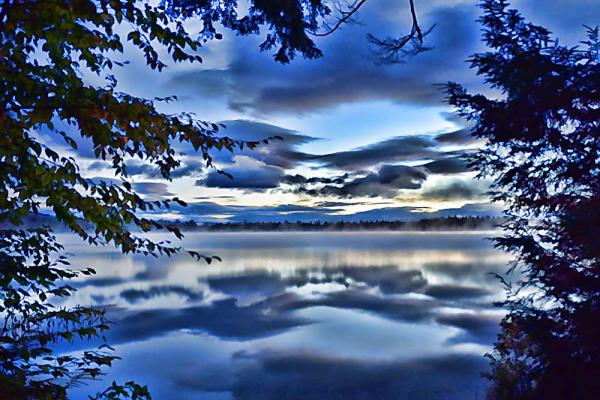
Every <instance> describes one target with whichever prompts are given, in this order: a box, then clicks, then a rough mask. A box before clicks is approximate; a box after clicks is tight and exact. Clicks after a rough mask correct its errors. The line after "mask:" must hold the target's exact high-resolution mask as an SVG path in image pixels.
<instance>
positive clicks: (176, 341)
mask: <svg viewBox="0 0 600 400" xmlns="http://www.w3.org/2000/svg"><path fill="white" fill-rule="evenodd" d="M489 235H491V233H488V234H485V233H389V232H378V233H356V232H353V233H350V232H349V233H330V232H320V233H314V232H313V233H281V232H280V233H194V234H188V235H186V238H185V240H184V245H185V246H187V247H188V248H191V249H196V250H199V251H201V252H202V253H204V254H216V255H219V256H220V257H221V258H222V259H223V262H222V263H216V264H212V265H206V264H205V263H197V262H194V261H193V260H192V259H191V258H189V257H187V256H176V257H173V258H171V259H165V258H158V259H157V258H152V257H142V256H131V255H127V256H124V255H122V254H120V253H118V252H117V251H116V250H113V249H112V248H88V247H86V246H85V245H80V244H77V243H76V242H74V241H73V240H72V239H71V238H70V237H68V236H64V237H62V238H61V239H62V240H63V242H65V241H67V242H69V241H70V242H71V244H70V245H69V246H67V247H68V250H69V251H71V252H73V253H75V254H76V257H75V258H74V261H75V263H74V264H75V265H76V266H81V267H83V266H93V267H95V268H96V270H97V272H98V274H97V275H96V276H94V277H92V278H87V280H80V281H78V282H77V286H78V287H79V291H78V292H77V294H76V296H75V298H73V299H71V302H73V303H79V304H101V305H105V306H107V307H109V308H110V310H111V311H110V318H111V319H112V320H113V321H114V322H115V323H116V324H115V326H114V328H113V329H112V330H111V332H110V333H109V335H108V339H109V342H110V343H111V344H113V345H114V346H115V347H116V349H117V352H118V354H119V355H120V356H121V357H122V358H123V360H121V361H118V362H117V363H116V365H115V367H114V368H113V369H112V370H111V371H110V373H109V374H108V375H107V376H106V377H105V379H104V380H103V381H100V382H94V383H92V384H91V385H90V386H88V387H81V388H77V389H75V390H74V392H73V393H72V394H73V395H74V396H75V397H76V398H84V394H87V393H90V391H91V392H95V391H97V390H99V389H100V388H103V387H106V386H107V385H108V383H109V382H110V381H112V380H113V379H116V380H118V381H121V382H124V381H125V380H129V379H135V380H136V381H138V382H139V383H143V384H147V385H148V386H149V387H150V389H151V391H152V394H153V397H154V398H155V399H278V400H280V399H303V400H306V399H481V398H483V392H484V389H485V381H484V380H483V379H482V378H481V377H480V373H481V372H482V371H484V370H485V368H486V365H487V363H486V361H485V360H484V359H483V358H482V354H484V353H485V352H487V351H488V350H489V349H490V346H491V344H492V342H493V341H494V338H495V335H496V332H497V329H498V328H497V324H498V321H499V319H500V318H501V315H502V314H501V312H500V311H499V310H497V309H495V308H494V307H493V305H492V302H493V301H495V300H499V299H501V298H502V289H501V287H500V285H499V283H498V282H497V281H496V279H495V278H494V277H492V276H491V275H490V272H502V271H503V270H504V265H505V263H506V261H507V257H506V256H505V255H504V254H502V253H500V252H498V251H495V250H492V249H491V248H490V243H489V242H488V241H486V240H484V237H486V236H489Z"/></svg>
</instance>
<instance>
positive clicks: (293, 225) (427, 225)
mask: <svg viewBox="0 0 600 400" xmlns="http://www.w3.org/2000/svg"><path fill="white" fill-rule="evenodd" d="M503 221H504V220H503V219H502V218H498V217H445V218H426V219H421V220H418V221H337V222H328V221H313V222H300V221H295V222H293V221H284V222H222V223H216V222H199V223H198V222H195V221H193V220H188V221H184V220H178V221H164V220H163V221H159V222H161V223H162V224H165V225H172V226H176V227H177V228H179V229H180V230H181V231H184V232H185V231H188V232H189V231H209V232H227V231H263V232H264V231H436V230H439V231H442V230H443V231H472V230H491V229H495V228H497V227H498V225H499V224H501V223H502V222H503ZM23 222H24V225H25V226H28V227H30V228H36V227H40V226H49V227H51V228H52V229H53V230H54V231H55V232H66V231H68V230H67V228H66V227H65V226H64V225H63V224H62V223H58V222H57V221H56V217H54V216H53V215H47V214H37V215H34V214H32V215H29V216H28V217H26V218H24V219H23ZM82 226H84V228H85V229H89V230H91V229H92V226H91V225H90V224H86V223H85V222H83V221H82ZM7 228H14V227H13V226H12V225H11V224H9V223H1V224H0V229H7Z"/></svg>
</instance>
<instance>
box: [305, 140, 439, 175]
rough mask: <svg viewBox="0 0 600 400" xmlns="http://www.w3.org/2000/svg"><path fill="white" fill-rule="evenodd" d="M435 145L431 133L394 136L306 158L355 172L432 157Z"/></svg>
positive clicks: (435, 153)
mask: <svg viewBox="0 0 600 400" xmlns="http://www.w3.org/2000/svg"><path fill="white" fill-rule="evenodd" d="M435 147H436V143H435V141H434V139H433V138H432V137H430V136H397V137H394V138H391V139H387V140H383V141H381V142H377V143H373V144H371V145H368V146H365V147H360V148H357V149H353V150H349V151H341V152H336V153H330V154H324V155H313V156H312V157H308V156H307V159H310V161H314V162H317V163H320V164H321V165H322V166H323V167H326V168H335V169H341V170H348V171H356V170H360V169H362V168H368V167H372V166H374V165H377V164H379V163H383V162H403V161H415V160H420V159H426V158H435V157H437V156H439V154H440V153H439V152H438V151H437V150H436V149H435Z"/></svg>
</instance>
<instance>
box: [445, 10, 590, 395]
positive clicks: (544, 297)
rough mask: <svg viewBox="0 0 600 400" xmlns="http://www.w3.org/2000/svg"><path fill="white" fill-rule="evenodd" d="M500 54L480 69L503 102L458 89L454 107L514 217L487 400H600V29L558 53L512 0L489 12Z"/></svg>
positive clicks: (490, 39)
mask: <svg viewBox="0 0 600 400" xmlns="http://www.w3.org/2000/svg"><path fill="white" fill-rule="evenodd" d="M482 8H483V11H484V14H483V16H482V17H481V19H480V22H481V23H482V25H483V28H484V30H483V39H484V41H485V43H486V44H487V45H488V46H489V48H490V49H491V50H490V51H488V52H484V53H479V54H475V55H474V56H472V58H471V59H470V63H471V66H472V67H473V68H474V69H475V70H476V71H477V72H478V74H480V75H482V76H483V77H484V79H485V82H486V83H487V85H488V86H490V87H491V88H492V89H494V90H495V91H496V95H495V96H486V95H482V94H469V93H467V91H466V90H465V89H464V88H462V87H461V86H460V85H458V84H455V83H450V84H448V85H447V92H448V98H449V102H450V104H452V105H454V106H456V107H457V109H458V111H459V113H460V114H461V115H462V116H463V117H465V118H466V119H468V120H469V121H471V122H472V124H473V130H472V132H473V134H474V135H475V136H476V137H479V138H483V139H485V140H486V144H485V146H484V148H483V149H482V150H481V151H480V152H479V153H478V154H477V155H476V156H474V157H473V158H472V166H474V167H475V168H476V169H478V170H479V171H481V173H480V175H481V176H484V177H485V176H487V177H492V178H494V179H495V181H494V185H493V189H492V195H493V198H494V199H495V200H497V201H501V202H503V203H504V204H505V205H506V212H505V213H506V216H507V222H506V223H505V225H504V227H505V229H506V234H505V236H503V237H500V238H497V239H496V245H497V246H498V247H500V248H503V249H505V250H507V251H509V252H510V253H512V254H513V255H514V256H515V261H514V263H513V264H512V265H511V270H515V269H518V270H520V271H522V274H523V278H522V279H523V280H522V282H520V283H518V284H511V283H510V282H505V283H506V285H507V289H508V294H509V297H508V300H507V301H506V302H505V303H504V305H505V306H506V307H507V308H508V314H507V316H506V317H505V318H504V319H503V321H502V324H501V325H502V330H501V334H500V335H499V337H498V341H497V342H496V345H495V350H494V352H493V354H491V355H489V357H490V359H491V367H492V369H491V372H490V374H489V378H490V379H491V382H492V386H491V389H490V392H489V398H490V399H498V400H500V399H507V400H508V399H510V400H518V399H597V398H600V379H599V378H598V377H599V376H600V340H599V338H600V242H599V238H600V93H599V92H600V65H599V51H600V43H599V40H598V29H591V28H588V40H587V41H585V42H584V43H583V45H584V46H583V47H582V48H572V47H566V46H563V45H560V44H559V43H558V42H557V41H555V40H554V39H553V38H552V37H551V35H550V32H549V31H548V30H546V29H545V28H543V27H540V26H537V25H534V24H531V23H528V22H526V21H525V20H524V18H523V17H522V16H521V15H520V14H519V13H518V12H517V11H516V10H513V9H509V8H508V2H507V1H505V0H486V1H484V2H483V3H482Z"/></svg>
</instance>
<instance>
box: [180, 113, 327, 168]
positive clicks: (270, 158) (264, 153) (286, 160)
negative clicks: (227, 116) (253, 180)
mask: <svg viewBox="0 0 600 400" xmlns="http://www.w3.org/2000/svg"><path fill="white" fill-rule="evenodd" d="M219 123H220V124H224V125H225V128H224V129H222V130H221V131H219V134H220V135H221V136H228V137H230V138H232V139H235V140H243V141H255V142H261V141H262V140H264V139H267V138H269V137H274V136H279V137H281V138H282V139H283V140H277V139H274V140H271V141H270V142H269V144H261V145H259V146H258V147H256V148H254V149H249V148H248V147H245V148H244V149H242V150H239V149H236V150H235V152H234V153H231V152H229V151H226V150H222V151H220V152H214V153H213V154H212V155H213V157H214V159H215V161H217V162H219V163H232V162H234V158H235V157H236V156H245V157H247V158H252V159H255V160H257V161H260V162H262V163H264V164H267V165H272V166H276V167H280V168H283V169H291V168H294V167H295V166H297V165H298V163H300V162H302V161H305V158H306V155H304V154H303V153H301V152H299V151H298V147H299V146H301V145H303V144H306V143H310V142H314V141H316V140H319V139H317V138H314V137H311V136H306V135H302V134H300V133H298V132H297V131H294V130H291V129H287V128H283V127H280V126H276V125H271V124H267V123H263V122H258V121H249V120H232V121H221V122H219ZM187 151H190V149H189V148H188V149H187Z"/></svg>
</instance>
